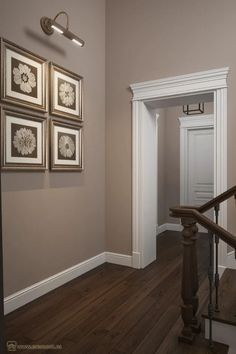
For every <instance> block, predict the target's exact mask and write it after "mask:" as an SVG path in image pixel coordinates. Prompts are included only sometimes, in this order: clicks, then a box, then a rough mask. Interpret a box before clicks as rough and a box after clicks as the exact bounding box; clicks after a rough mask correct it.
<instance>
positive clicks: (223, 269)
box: [218, 265, 227, 278]
mask: <svg viewBox="0 0 236 354" xmlns="http://www.w3.org/2000/svg"><path fill="white" fill-rule="evenodd" d="M226 268H227V267H225V266H223V265H219V267H218V271H219V276H220V278H221V277H222V275H223V273H224V271H225V269H226Z"/></svg>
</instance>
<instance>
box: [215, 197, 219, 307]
mask: <svg viewBox="0 0 236 354" xmlns="http://www.w3.org/2000/svg"><path fill="white" fill-rule="evenodd" d="M219 211H220V205H219V204H217V205H216V206H215V221H216V224H217V225H218V223H219ZM218 255H219V236H218V235H215V257H216V259H215V311H216V312H219V311H220V310H219V285H220V277H219V268H218V265H219V260H218V259H219V258H218Z"/></svg>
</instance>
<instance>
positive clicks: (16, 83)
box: [1, 38, 48, 112]
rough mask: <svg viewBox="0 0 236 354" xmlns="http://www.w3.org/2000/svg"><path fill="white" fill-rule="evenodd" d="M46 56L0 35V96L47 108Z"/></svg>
mask: <svg viewBox="0 0 236 354" xmlns="http://www.w3.org/2000/svg"><path fill="white" fill-rule="evenodd" d="M47 65H48V64H47V60H46V59H44V58H42V57H40V56H37V55H36V54H33V53H32V52H30V51H28V50H26V49H24V48H22V47H20V46H18V45H16V44H14V43H12V42H9V41H7V40H5V39H3V38H1V100H2V101H4V102H7V103H11V104H14V105H20V106H24V107H25V108H30V109H35V110H38V111H43V112H47V106H48V105H47V92H48V90H47V72H48V70H47Z"/></svg>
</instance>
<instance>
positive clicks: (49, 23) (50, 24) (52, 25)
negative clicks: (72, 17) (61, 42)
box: [40, 11, 84, 47]
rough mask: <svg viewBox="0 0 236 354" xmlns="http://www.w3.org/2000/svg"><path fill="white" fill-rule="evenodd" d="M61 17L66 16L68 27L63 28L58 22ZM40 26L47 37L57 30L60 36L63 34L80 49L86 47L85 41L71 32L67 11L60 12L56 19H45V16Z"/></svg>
mask: <svg viewBox="0 0 236 354" xmlns="http://www.w3.org/2000/svg"><path fill="white" fill-rule="evenodd" d="M60 15H65V16H66V19H67V20H66V27H63V26H62V25H60V24H59V23H58V22H56V19H57V18H58V17H59V16H60ZM40 24H41V27H42V30H43V31H44V33H46V34H47V35H51V34H53V32H54V30H55V31H56V32H58V33H60V34H63V36H65V37H66V38H68V39H70V40H71V41H72V42H74V43H76V44H77V45H79V46H80V47H83V46H84V41H83V40H82V39H81V38H79V37H78V36H76V35H75V34H74V33H72V32H70V31H69V16H68V14H67V13H66V12H65V11H60V12H58V14H57V15H56V16H55V17H54V19H51V18H49V17H45V16H44V17H42V18H41V19H40Z"/></svg>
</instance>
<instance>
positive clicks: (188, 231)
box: [179, 218, 198, 343]
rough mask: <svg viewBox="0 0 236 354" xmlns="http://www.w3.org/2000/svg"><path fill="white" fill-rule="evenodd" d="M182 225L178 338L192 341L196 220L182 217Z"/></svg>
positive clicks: (196, 304) (194, 302)
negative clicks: (179, 330)
mask: <svg viewBox="0 0 236 354" xmlns="http://www.w3.org/2000/svg"><path fill="white" fill-rule="evenodd" d="M181 222H182V225H183V232H182V235H183V241H182V244H183V246H184V249H183V267H182V291H181V294H182V300H183V304H182V306H181V314H182V319H183V322H184V327H183V329H182V332H181V335H180V336H179V340H180V341H182V342H186V343H192V342H193V340H194V337H195V334H194V333H193V330H192V327H193V325H196V316H195V315H196V312H197V308H198V299H197V296H196V293H197V290H198V280H197V274H195V273H197V264H196V260H197V257H196V250H195V244H196V242H195V241H196V239H195V238H196V232H197V228H196V222H195V220H194V219H192V218H182V219H181Z"/></svg>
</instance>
